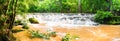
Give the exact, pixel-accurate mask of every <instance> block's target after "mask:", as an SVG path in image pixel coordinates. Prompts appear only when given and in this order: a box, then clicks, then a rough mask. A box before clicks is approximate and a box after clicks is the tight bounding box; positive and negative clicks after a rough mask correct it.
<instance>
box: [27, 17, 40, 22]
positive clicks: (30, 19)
mask: <svg viewBox="0 0 120 41" xmlns="http://www.w3.org/2000/svg"><path fill="white" fill-rule="evenodd" d="M29 21H30V23H39V22H38V20H37V19H35V18H29Z"/></svg>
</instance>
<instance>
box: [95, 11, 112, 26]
mask: <svg viewBox="0 0 120 41" xmlns="http://www.w3.org/2000/svg"><path fill="white" fill-rule="evenodd" d="M112 17H113V14H112V13H111V12H107V11H106V12H105V11H97V13H96V14H95V16H94V20H95V21H96V22H98V23H102V24H107V23H108V22H109V21H110V20H111V18H112Z"/></svg>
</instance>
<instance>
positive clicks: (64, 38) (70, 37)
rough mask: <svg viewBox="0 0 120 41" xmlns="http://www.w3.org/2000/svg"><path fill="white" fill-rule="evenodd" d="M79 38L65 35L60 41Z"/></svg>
mask: <svg viewBox="0 0 120 41" xmlns="http://www.w3.org/2000/svg"><path fill="white" fill-rule="evenodd" d="M76 38H79V37H78V36H71V35H70V34H66V35H65V36H64V37H63V38H62V41H70V40H72V39H76Z"/></svg>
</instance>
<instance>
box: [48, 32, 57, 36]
mask: <svg viewBox="0 0 120 41" xmlns="http://www.w3.org/2000/svg"><path fill="white" fill-rule="evenodd" d="M49 36H52V37H56V36H57V34H56V32H54V31H53V32H50V33H49Z"/></svg>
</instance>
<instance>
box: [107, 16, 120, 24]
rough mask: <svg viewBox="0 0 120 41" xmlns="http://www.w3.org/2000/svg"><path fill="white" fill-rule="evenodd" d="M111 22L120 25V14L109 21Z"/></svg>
mask: <svg viewBox="0 0 120 41" xmlns="http://www.w3.org/2000/svg"><path fill="white" fill-rule="evenodd" d="M109 24H113V25H119V24H120V16H114V17H112V18H111V20H110V21H109Z"/></svg>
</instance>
